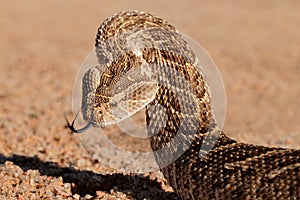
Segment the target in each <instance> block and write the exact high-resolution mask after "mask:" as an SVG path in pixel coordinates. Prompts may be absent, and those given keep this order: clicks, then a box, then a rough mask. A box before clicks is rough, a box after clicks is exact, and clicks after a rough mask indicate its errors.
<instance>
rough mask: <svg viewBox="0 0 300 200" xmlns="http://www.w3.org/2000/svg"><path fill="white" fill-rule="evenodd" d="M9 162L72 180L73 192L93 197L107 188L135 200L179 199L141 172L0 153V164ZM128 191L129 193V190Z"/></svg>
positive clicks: (25, 169)
mask: <svg viewBox="0 0 300 200" xmlns="http://www.w3.org/2000/svg"><path fill="white" fill-rule="evenodd" d="M6 161H11V162H13V163H14V164H15V165H18V166H19V167H21V168H22V169H23V170H24V171H27V170H30V169H31V170H38V171H39V172H40V174H41V175H46V176H53V177H60V176H61V177H62V178H63V181H64V183H75V185H76V186H75V187H73V188H72V193H73V194H79V195H80V196H85V195H86V194H90V195H92V196H96V191H104V192H107V193H109V192H110V190H111V189H114V190H117V191H119V192H122V193H125V194H126V195H127V196H128V197H131V198H135V199H144V198H146V199H149V198H150V199H179V198H178V197H177V195H176V194H175V193H171V192H166V191H164V190H163V189H162V188H161V185H160V183H159V182H157V181H155V180H151V179H149V177H145V176H143V175H124V174H120V173H115V174H111V175H101V174H96V173H94V172H92V171H85V170H83V171H80V170H76V169H74V168H72V167H60V166H58V165H57V164H56V163H54V162H43V161H41V160H40V159H39V158H38V157H37V156H34V157H27V156H21V155H13V156H10V157H5V156H3V155H2V154H0V164H3V163H5V162H6ZM129 191H131V192H129Z"/></svg>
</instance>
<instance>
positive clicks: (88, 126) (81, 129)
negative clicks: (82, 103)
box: [65, 113, 93, 133]
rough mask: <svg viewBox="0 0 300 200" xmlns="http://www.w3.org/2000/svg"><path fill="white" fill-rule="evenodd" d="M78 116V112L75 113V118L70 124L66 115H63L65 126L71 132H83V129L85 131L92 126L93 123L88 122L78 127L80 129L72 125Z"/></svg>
mask: <svg viewBox="0 0 300 200" xmlns="http://www.w3.org/2000/svg"><path fill="white" fill-rule="evenodd" d="M77 116H78V113H77V114H76V116H75V118H74V119H73V121H72V123H71V124H70V122H69V121H68V119H67V117H66V115H65V120H66V123H67V127H68V128H69V129H70V130H71V131H72V132H73V133H83V132H85V131H87V130H88V129H89V128H91V127H92V126H93V123H91V122H89V123H88V124H87V125H85V126H84V127H82V128H80V129H76V128H75V127H74V123H75V120H76V118H77Z"/></svg>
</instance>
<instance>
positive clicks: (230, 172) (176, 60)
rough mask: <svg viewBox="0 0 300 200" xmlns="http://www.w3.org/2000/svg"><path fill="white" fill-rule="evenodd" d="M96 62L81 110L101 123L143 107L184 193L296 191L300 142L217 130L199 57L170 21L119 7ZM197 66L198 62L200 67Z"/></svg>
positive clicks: (287, 195) (104, 28)
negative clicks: (252, 139)
mask: <svg viewBox="0 0 300 200" xmlns="http://www.w3.org/2000/svg"><path fill="white" fill-rule="evenodd" d="M95 42H96V44H95V52H96V55H97V60H98V65H97V66H95V67H92V68H90V69H88V70H87V71H86V72H85V74H84V76H83V78H82V101H81V112H82V115H83V118H84V120H85V121H86V122H87V125H86V126H84V127H83V128H80V129H76V128H75V127H74V120H75V119H74V120H73V122H72V123H69V122H68V127H69V128H70V130H71V131H72V132H76V133H81V132H84V131H86V130H87V129H88V128H90V127H105V126H109V125H112V124H115V123H117V122H119V121H122V120H124V119H126V118H128V117H129V116H131V115H133V114H135V113H136V112H138V111H140V110H141V109H144V108H145V110H146V111H145V115H146V125H147V130H148V135H149V141H150V144H151V148H152V150H153V152H154V155H155V159H156V162H157V164H158V166H159V167H160V170H161V171H162V173H163V175H164V176H165V178H166V179H167V181H168V183H169V184H170V186H171V187H172V188H173V189H174V191H175V192H176V193H177V195H178V196H179V197H180V198H181V199H183V200H187V199H300V150H299V149H289V148H280V147H268V146H260V145H255V144H248V143H244V142H239V141H236V140H235V139H233V138H230V137H228V136H227V135H226V134H225V133H224V132H223V131H222V130H220V128H219V126H218V124H217V122H216V119H215V118H216V117H215V113H214V106H213V105H212V95H211V92H210V88H209V85H208V83H207V81H206V78H205V74H203V71H202V70H201V60H199V58H198V57H197V56H196V54H195V52H194V51H193V50H192V48H191V47H190V46H189V44H188V43H187V42H186V40H185V39H184V38H183V36H182V34H180V32H179V31H178V30H177V29H176V28H175V27H174V26H173V25H171V24H170V23H168V22H167V21H165V20H163V19H161V18H159V17H157V16H154V15H152V14H150V13H146V12H141V11H122V12H119V13H117V14H115V15H113V16H112V17H110V18H108V19H106V20H105V21H103V22H102V24H101V25H100V27H99V28H98V32H97V36H96V39H95ZM199 66H200V67H199Z"/></svg>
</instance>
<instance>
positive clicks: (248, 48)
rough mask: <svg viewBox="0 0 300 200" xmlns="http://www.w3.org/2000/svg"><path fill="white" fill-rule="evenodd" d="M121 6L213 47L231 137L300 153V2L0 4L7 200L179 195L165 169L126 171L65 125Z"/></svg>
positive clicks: (0, 116)
mask: <svg viewBox="0 0 300 200" xmlns="http://www.w3.org/2000/svg"><path fill="white" fill-rule="evenodd" d="M121 10H142V11H146V12H150V13H153V14H155V15H158V16H160V17H162V18H163V19H165V20H167V21H168V22H170V23H171V24H173V25H174V26H176V27H177V28H178V30H180V31H181V32H183V33H185V34H186V35H189V36H190V37H192V38H194V39H195V40H196V41H197V42H199V43H200V44H201V45H202V46H203V47H204V48H205V49H206V50H207V51H208V53H209V54H210V56H211V57H212V59H213V60H214V61H215V63H216V65H217V66H218V68H219V70H220V72H221V74H222V77H223V80H224V84H225V88H226V95H227V115H226V122H225V127H224V131H225V132H227V133H228V134H229V135H230V136H231V137H234V138H236V139H239V140H243V141H246V142H252V143H256V144H262V145H272V146H283V147H292V148H299V147H300V137H299V136H300V125H299V124H300V123H299V122H300V117H299V110H300V109H299V108H300V100H299V96H300V85H299V79H300V37H299V33H300V12H299V10H300V2H299V1H296V0H286V1H277V0H275V1H274V0H265V1H259V0H253V1H246V0H243V1H234V0H229V1H228V0H226V1H225V0H224V1H217V2H215V3H209V2H208V1H196V0H194V1H192V0H189V1H169V2H167V1H158V0H155V1H119V0H118V1H86V2H84V1H79V0H78V1H77V0H76V1H48V2H42V1H30V0H29V1H1V2H0V69H1V74H0V101H1V107H0V128H1V129H0V164H1V165H0V198H1V199H30V198H31V199H38V198H48V199H53V198H58V199H59V198H69V199H73V198H74V199H80V198H82V199H83V198H85V199H89V198H94V197H95V198H96V197H97V198H102V199H116V198H120V199H132V198H135V199H142V198H147V199H172V198H173V199H176V195H175V194H173V193H172V191H171V189H170V188H169V187H168V186H167V185H166V184H167V183H166V182H165V181H164V179H163V178H162V176H161V174H160V173H159V172H154V173H150V174H146V175H135V174H134V175H127V174H119V173H117V172H116V171H114V170H112V169H109V168H107V167H105V166H103V165H102V164H101V163H99V162H96V161H94V160H93V159H92V158H91V157H90V156H89V154H88V153H87V152H86V151H85V149H84V148H83V147H82V145H81V143H80V141H79V140H78V138H77V137H75V136H74V135H71V134H70V132H69V131H68V130H67V129H66V128H65V127H64V126H65V121H64V118H63V113H64V112H66V113H68V114H69V115H68V116H69V117H70V118H71V108H72V89H73V82H74V79H75V76H76V72H77V70H78V68H79V66H80V64H81V63H82V61H83V59H84V58H85V57H86V55H87V54H88V53H89V52H90V50H92V48H93V46H94V39H95V35H96V32H97V28H98V26H99V25H100V23H101V22H102V21H103V20H104V19H106V18H107V17H110V16H111V15H112V14H114V13H116V12H118V11H121ZM111 134H112V137H114V136H113V134H114V132H113V130H112V133H111ZM116 140H121V141H123V142H124V143H127V144H126V145H127V146H128V145H129V144H128V143H130V141H126V140H124V139H123V140H122V138H117V139H116ZM137 145H139V144H137ZM141 148H143V147H141Z"/></svg>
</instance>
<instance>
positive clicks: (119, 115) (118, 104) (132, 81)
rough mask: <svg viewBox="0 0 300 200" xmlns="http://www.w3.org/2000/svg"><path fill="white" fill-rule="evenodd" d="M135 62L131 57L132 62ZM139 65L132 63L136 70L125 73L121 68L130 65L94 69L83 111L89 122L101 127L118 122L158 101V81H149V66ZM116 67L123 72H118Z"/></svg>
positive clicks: (88, 78) (87, 80)
mask: <svg viewBox="0 0 300 200" xmlns="http://www.w3.org/2000/svg"><path fill="white" fill-rule="evenodd" d="M133 60H134V58H131V60H130V62H132V61H133ZM116 63H123V64H124V66H117V65H116ZM136 63H138V64H139V65H138V64H137V65H133V64H131V65H130V66H131V67H132V68H128V69H127V70H122V69H120V68H121V67H126V66H128V63H127V64H126V63H125V62H121V61H119V62H113V63H112V64H111V65H110V66H107V67H100V66H97V67H94V68H91V69H89V70H88V71H87V72H86V73H85V74H84V77H83V81H82V106H81V111H82V114H83V118H84V120H85V121H86V122H88V123H93V124H94V125H95V126H99V127H104V126H108V125H112V124H115V123H118V122H120V121H122V120H124V119H126V118H128V117H130V116H131V115H133V114H135V113H136V112H138V111H139V110H141V109H143V108H144V107H145V106H146V105H147V104H148V103H149V102H150V101H152V100H153V99H154V98H155V95H156V92H157V90H158V85H157V82H156V81H154V80H151V79H150V78H149V77H150V76H149V73H144V71H145V66H142V65H140V62H138V61H137V62H136ZM133 66H135V67H133ZM115 68H119V72H122V73H115V72H116V70H114V69H115Z"/></svg>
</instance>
